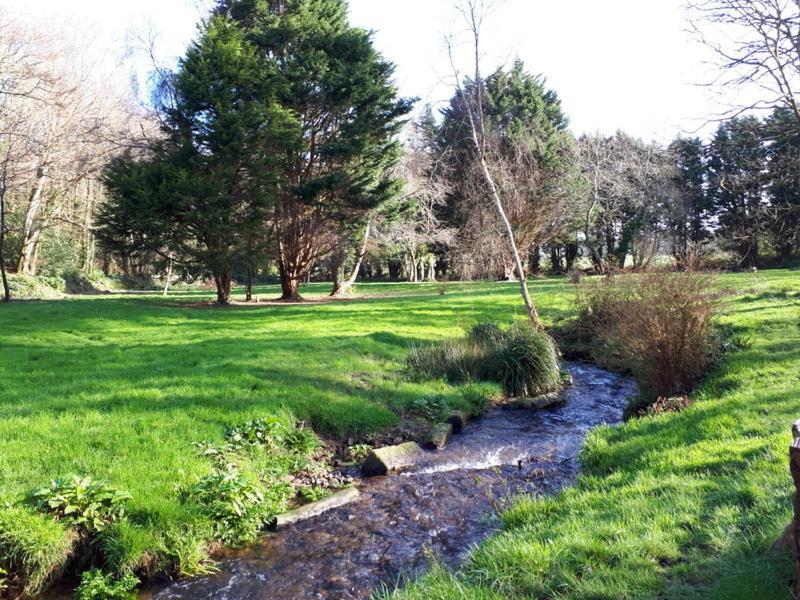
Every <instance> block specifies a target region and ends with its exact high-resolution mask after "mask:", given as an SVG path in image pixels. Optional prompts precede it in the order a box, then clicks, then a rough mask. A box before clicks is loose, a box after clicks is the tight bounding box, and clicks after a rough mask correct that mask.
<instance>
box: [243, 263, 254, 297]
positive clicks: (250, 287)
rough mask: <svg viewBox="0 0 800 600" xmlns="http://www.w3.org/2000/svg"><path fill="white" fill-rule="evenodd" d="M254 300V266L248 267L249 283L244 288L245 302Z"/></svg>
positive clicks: (249, 265)
mask: <svg viewBox="0 0 800 600" xmlns="http://www.w3.org/2000/svg"><path fill="white" fill-rule="evenodd" d="M252 300H253V265H252V264H248V265H247V281H246V282H245V287H244V301H245V302H251V301H252Z"/></svg>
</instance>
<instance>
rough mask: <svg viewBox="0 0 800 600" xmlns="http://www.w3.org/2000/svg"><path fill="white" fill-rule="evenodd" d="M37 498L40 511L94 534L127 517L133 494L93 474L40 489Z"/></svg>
mask: <svg viewBox="0 0 800 600" xmlns="http://www.w3.org/2000/svg"><path fill="white" fill-rule="evenodd" d="M33 498H34V499H35V501H36V506H37V507H38V508H39V509H40V510H42V511H44V512H47V513H50V514H53V515H55V516H56V518H58V519H61V520H64V521H66V522H67V523H69V524H71V525H74V526H76V527H78V528H79V529H82V530H84V531H86V532H88V533H94V532H97V531H102V530H103V529H104V528H105V527H106V526H107V525H108V524H109V523H113V522H115V521H119V520H120V519H122V518H123V517H124V516H125V504H126V502H127V501H128V500H130V498H131V495H130V494H129V493H128V492H125V491H121V490H117V489H116V488H113V487H111V486H109V485H106V484H105V483H102V482H99V481H94V480H93V479H92V478H91V477H79V476H78V475H73V476H71V477H68V478H67V479H58V480H55V481H52V482H51V483H50V485H49V486H48V487H43V488H40V489H38V490H36V491H35V492H34V493H33Z"/></svg>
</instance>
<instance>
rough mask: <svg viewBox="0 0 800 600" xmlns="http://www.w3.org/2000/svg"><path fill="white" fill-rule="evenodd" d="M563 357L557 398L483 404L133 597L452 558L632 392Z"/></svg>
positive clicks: (360, 575)
mask: <svg viewBox="0 0 800 600" xmlns="http://www.w3.org/2000/svg"><path fill="white" fill-rule="evenodd" d="M566 366H567V368H568V369H569V371H570V372H571V373H572V376H573V378H574V385H573V386H572V387H570V388H568V389H567V390H566V392H565V394H566V402H565V403H564V404H563V405H561V406H559V407H556V408H552V409H548V410H543V411H535V412H534V411H530V410H520V409H504V408H493V409H491V410H489V411H488V412H487V414H486V415H485V416H484V417H483V418H482V419H480V420H477V421H473V422H472V423H470V424H469V425H468V426H467V427H466V428H465V429H464V431H463V432H462V433H461V434H460V435H457V436H453V438H452V439H451V441H450V443H449V444H448V445H447V447H446V448H445V449H444V450H441V451H439V452H430V453H427V454H426V456H425V458H424V460H423V461H421V462H420V463H419V464H418V465H417V466H416V467H415V469H414V470H412V471H410V472H407V473H403V474H400V475H390V476H387V477H377V478H371V479H360V480H357V482H356V485H357V486H358V488H359V490H360V492H361V495H360V496H359V498H358V499H357V500H356V501H355V502H353V503H352V504H350V505H348V506H344V507H341V508H337V509H333V510H331V511H329V512H327V513H324V514H322V515H319V516H317V517H315V518H312V519H309V520H307V521H304V522H300V523H297V524H294V525H290V526H287V527H285V528H282V529H280V530H279V531H278V532H276V533H271V534H267V535H266V536H265V537H264V538H263V539H262V540H261V542H260V543H259V544H258V545H256V546H254V547H249V548H247V549H245V550H240V551H231V552H228V553H226V554H225V555H223V556H222V557H221V558H220V560H219V568H220V572H219V573H217V574H215V575H212V576H208V577H201V578H196V579H186V580H182V581H176V582H169V583H165V584H162V585H160V586H155V587H154V588H152V589H150V590H148V591H145V592H143V593H142V594H141V596H140V600H171V599H178V598H183V599H199V598H209V599H216V600H249V599H259V600H262V599H264V600H267V599H281V600H284V599H289V598H292V599H294V598H297V599H305V598H308V599H337V600H339V599H363V598H369V597H370V595H371V594H372V592H373V591H374V590H375V589H378V588H380V587H381V586H386V587H388V588H393V587H394V586H395V585H397V584H398V583H399V582H400V581H401V580H402V578H408V577H410V578H413V577H416V576H418V575H420V574H421V573H423V572H424V571H425V569H426V568H427V566H428V564H429V562H430V557H431V555H433V556H436V557H437V559H438V560H439V561H440V562H441V563H442V564H444V565H446V566H448V567H450V568H455V567H457V566H458V565H459V564H460V563H461V562H462V561H463V560H464V559H465V558H466V556H467V554H468V553H469V551H470V549H471V548H472V547H474V545H475V544H477V543H478V542H480V541H481V540H483V539H485V538H486V537H487V536H489V535H490V534H491V533H493V532H494V531H496V530H497V529H498V527H499V525H500V523H499V519H498V517H497V510H498V508H502V507H503V506H504V505H506V504H507V503H508V502H509V501H510V499H511V498H512V497H513V496H516V495H519V494H524V493H530V494H551V493H553V492H555V491H557V490H558V489H559V488H561V487H563V486H564V485H567V484H569V483H570V482H571V481H572V480H573V479H574V477H575V476H576V475H577V471H578V461H577V455H578V452H579V451H580V449H581V446H582V444H583V441H584V439H585V436H586V433H587V432H588V431H589V430H591V429H592V428H593V427H596V426H597V425H600V424H603V423H618V422H620V421H621V420H622V412H623V409H624V408H625V405H626V404H627V402H628V400H629V399H630V398H631V397H632V396H633V395H634V394H635V393H636V386H635V384H634V383H633V381H632V380H631V379H630V378H627V377H624V376H621V375H616V374H613V373H609V372H607V371H604V370H602V369H600V368H598V367H594V366H591V365H588V364H583V363H569V364H567V365H566Z"/></svg>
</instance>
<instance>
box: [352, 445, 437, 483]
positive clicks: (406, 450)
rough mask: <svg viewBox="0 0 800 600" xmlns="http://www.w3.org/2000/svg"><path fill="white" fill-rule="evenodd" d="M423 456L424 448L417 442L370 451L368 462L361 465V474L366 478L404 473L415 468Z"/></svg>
mask: <svg viewBox="0 0 800 600" xmlns="http://www.w3.org/2000/svg"><path fill="white" fill-rule="evenodd" d="M423 455H424V452H423V451H422V448H420V447H419V445H418V444H417V443H416V442H406V443H405V444H398V445H397V446H386V447H385V448H376V449H374V450H370V452H369V454H368V455H367V460H365V461H364V464H363V465H361V473H363V474H364V475H365V476H366V477H374V476H376V475H386V474H387V473H389V472H391V471H402V470H403V469H408V468H410V467H413V466H414V465H415V464H416V463H417V461H418V460H419V459H420V458H422V456H423Z"/></svg>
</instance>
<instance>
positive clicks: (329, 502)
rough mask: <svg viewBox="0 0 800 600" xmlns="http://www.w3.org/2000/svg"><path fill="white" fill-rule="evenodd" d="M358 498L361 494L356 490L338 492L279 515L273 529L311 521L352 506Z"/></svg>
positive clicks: (351, 488) (347, 489)
mask: <svg viewBox="0 0 800 600" xmlns="http://www.w3.org/2000/svg"><path fill="white" fill-rule="evenodd" d="M358 496H359V492H358V490H357V489H356V488H354V487H349V488H345V489H343V490H340V491H338V492H336V493H335V494H331V495H330V496H328V497H327V498H323V499H322V500H317V501H316V502H311V503H310V504H305V505H303V506H301V507H300V508H296V509H294V510H290V511H289V512H287V513H283V514H282V515H278V516H277V517H275V521H274V522H273V523H272V528H273V529H278V528H279V527H285V526H286V525H291V524H292V523H297V522H299V521H305V520H306V519H310V518H311V517H316V516H317V515H321V514H322V513H324V512H326V511H329V510H331V509H334V508H339V507H340V506H345V505H347V504H350V503H351V502H353V501H354V500H356V499H357V498H358Z"/></svg>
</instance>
